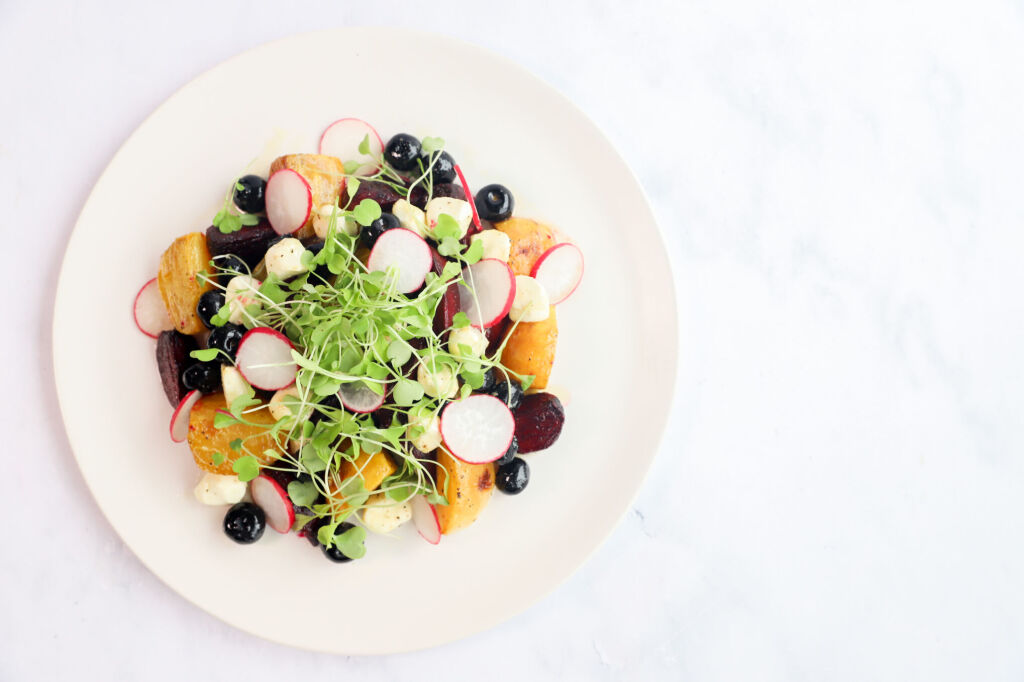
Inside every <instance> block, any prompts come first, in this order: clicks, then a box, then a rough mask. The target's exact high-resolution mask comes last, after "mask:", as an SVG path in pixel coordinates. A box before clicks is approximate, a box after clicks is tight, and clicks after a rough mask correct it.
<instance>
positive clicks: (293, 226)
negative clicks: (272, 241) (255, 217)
mask: <svg viewBox="0 0 1024 682" xmlns="http://www.w3.org/2000/svg"><path fill="white" fill-rule="evenodd" d="M263 196H264V197H265V200H266V206H267V220H269V221H270V226H271V227H272V228H274V232H277V233H278V234H291V233H292V232H295V231H296V230H297V229H299V228H300V227H302V226H303V225H305V224H306V220H308V219H309V214H310V212H311V211H312V210H313V190H312V189H310V187H309V183H308V182H306V178H304V177H302V176H301V175H299V174H298V173H297V172H296V171H293V170H292V169H291V168H283V169H281V170H279V171H277V172H276V173H274V174H273V175H271V176H270V179H269V180H267V187H266V189H265V190H264V191H263Z"/></svg>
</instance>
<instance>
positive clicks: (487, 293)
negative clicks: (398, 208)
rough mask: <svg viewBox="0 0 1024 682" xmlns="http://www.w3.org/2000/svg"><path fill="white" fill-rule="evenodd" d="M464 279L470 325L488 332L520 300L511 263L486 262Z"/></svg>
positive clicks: (461, 292)
mask: <svg viewBox="0 0 1024 682" xmlns="http://www.w3.org/2000/svg"><path fill="white" fill-rule="evenodd" d="M391 232H395V230H391ZM384 234H388V233H387V232H385V233H384ZM462 277H463V279H465V280H466V283H465V284H459V306H460V307H461V309H462V312H464V313H466V315H467V316H468V317H469V322H470V324H472V325H473V326H475V327H482V328H484V329H486V328H487V327H493V326H494V325H496V324H498V322H499V321H500V320H501V318H503V317H505V316H506V315H508V311H509V309H510V308H511V307H512V301H514V300H515V297H516V278H515V275H513V274H512V269H511V268H510V267H509V266H508V263H505V262H504V261H500V260H498V259H497V258H484V259H483V260H481V261H477V262H476V263H474V264H473V265H470V266H469V267H468V268H466V269H464V270H463V271H462Z"/></svg>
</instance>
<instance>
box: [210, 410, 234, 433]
mask: <svg viewBox="0 0 1024 682" xmlns="http://www.w3.org/2000/svg"><path fill="white" fill-rule="evenodd" d="M237 423H238V420H237V419H236V418H235V417H234V416H232V415H230V414H228V413H227V412H221V411H219V410H218V411H217V413H216V414H214V415H213V428H215V429H226V428H227V427H229V426H231V425H232V424H237Z"/></svg>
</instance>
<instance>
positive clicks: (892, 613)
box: [0, 0, 1024, 681]
mask: <svg viewBox="0 0 1024 682" xmlns="http://www.w3.org/2000/svg"><path fill="white" fill-rule="evenodd" d="M289 4H290V3H285V2H280V1H278V2H265V3H264V2H259V3H257V2H241V1H234V2H194V1H192V0H189V1H177V2H173V3H134V2H118V3H114V2H104V3H77V2H74V3H72V2H63V3H35V2H26V1H13V0H7V1H5V2H3V3H0V63H2V64H3V65H4V66H3V68H2V69H0V91H2V92H3V96H2V98H0V99H2V104H0V130H2V131H3V133H2V134H0V206H2V208H3V212H2V214H0V215H2V218H0V226H2V230H3V237H4V253H5V254H6V255H5V257H4V258H3V260H2V262H3V268H2V271H3V282H4V284H5V291H6V305H7V307H8V311H10V310H11V308H13V313H14V314H13V316H12V317H9V321H8V325H9V326H8V330H7V332H6V334H5V336H4V340H3V349H4V351H5V353H4V355H5V356H6V369H5V370H4V373H3V376H4V378H5V384H6V393H5V397H4V398H3V426H4V432H5V446H6V447H5V453H6V457H5V461H6V465H5V466H6V467H7V471H8V473H11V472H12V470H13V476H9V478H8V479H7V481H8V487H7V488H6V489H5V494H4V495H3V496H0V499H2V508H3V509H4V510H5V512H6V513H5V523H4V533H3V535H4V539H5V542H4V546H5V549H4V550H3V551H2V552H0V576H2V579H0V680H4V681H7V680H12V681H13V680H44V679H97V680H100V679H103V680H106V679H126V680H127V679H152V680H178V679H200V677H201V678H203V679H235V678H244V679H303V680H315V679H385V680H387V679H414V677H415V676H417V675H422V674H428V675H429V676H430V677H434V676H435V675H439V674H441V672H442V671H452V672H450V673H448V674H446V675H445V677H451V678H454V679H479V678H481V677H484V678H486V679H556V678H557V679H561V680H620V679H636V680H662V679H685V680H700V681H704V680H826V679H827V680H858V681H859V680H900V681H905V680H933V681H934V680H964V679H975V680H1019V679H1021V678H1022V677H1024V648H1022V647H1021V643H1022V642H1024V496H1022V492H1024V490H1022V488H1024V486H1022V480H1024V478H1022V477H1024V464H1022V454H1024V453H1022V449H1024V419H1022V418H1021V416H1020V406H1021V403H1022V399H1024V388H1022V385H1024V360H1022V359H1021V357H1022V355H1021V350H1022V348H1024V303H1022V300H1024V297H1022V296H1021V293H1022V290H1024V268H1022V267H1021V264H1020V262H1021V259H1022V257H1024V236H1022V235H1024V184H1022V176H1024V174H1022V172H1021V168H1022V160H1024V131H1022V127H1024V123H1022V113H1024V3H1022V2H1020V0H1002V1H996V0H994V1H992V2H978V3H945V2H940V3H926V2H915V3H908V2H892V1H890V0H882V1H879V0H867V1H866V2H860V3H821V2H811V1H807V2H790V3H786V4H785V6H776V5H779V3H758V2H738V1H731V2H701V3H689V2H687V3H680V2H676V1H674V0H671V1H665V2H646V3H631V4H632V5H635V7H634V8H633V9H631V10H629V11H628V12H627V11H625V10H624V9H622V8H620V5H625V3H610V2H606V3H584V2H566V3H551V2H541V1H535V0H534V1H530V2H525V1H524V2H517V3H501V4H499V3H479V2H472V1H467V2H439V3H431V4H430V6H429V7H428V6H425V5H424V6H421V5H416V6H415V7H416V8H415V9H413V4H412V3H409V6H407V7H406V6H403V5H405V3H394V2H381V1H377V2H372V3H339V2H331V1H322V2H321V1H317V2H305V3H302V6H303V8H304V9H302V10H290V9H288V8H287V6H288V5H289ZM295 4H299V3H295ZM502 5H504V6H502ZM512 5H514V8H513V7H512ZM956 5H960V7H959V8H957V7H956ZM101 6H102V7H103V9H102V10H100V9H99V7H101ZM389 23H397V24H403V25H411V26H418V27H422V28H427V29H433V30H437V31H440V32H443V33H448V34H451V35H455V36H459V37H462V38H466V39H469V40H472V41H474V42H477V43H480V44H483V45H485V46H488V47H490V48H491V49H493V50H495V51H497V52H500V53H502V54H505V55H507V56H509V57H511V58H513V59H515V60H516V61H518V62H520V63H522V64H524V65H525V66H527V67H528V68H530V69H532V70H534V71H535V72H537V73H538V74H540V75H541V76H542V77H544V78H545V79H547V80H548V81H549V82H551V83H553V84H554V85H556V86H557V87H559V88H560V89H562V90H563V91H564V92H565V93H566V94H568V95H569V96H570V97H571V98H573V99H574V100H575V101H576V102H577V103H579V104H580V106H582V107H583V108H584V109H585V110H586V111H587V112H589V113H590V115H591V116H592V117H593V118H594V119H595V120H596V121H597V122H598V123H599V124H600V125H602V126H603V127H604V128H605V129H606V130H607V132H608V134H609V135H610V136H611V138H612V139H613V140H614V142H615V143H616V144H617V145H618V146H619V147H620V149H621V150H622V152H623V153H624V155H625V156H626V158H627V159H628V160H629V162H630V163H631V164H632V165H633V168H634V169H635V171H636V172H637V174H638V175H639V177H640V179H641V180H642V181H643V183H644V185H645V186H646V187H647V189H648V191H649V193H650V197H651V200H652V202H653V204H654V206H655V208H656V210H657V213H658V214H659V216H660V218H661V220H662V225H663V228H664V232H665V236H666V241H667V244H668V248H669V249H670V250H671V253H672V259H673V261H674V264H675V266H676V273H675V274H676V285H677V288H678V293H679V300H680V324H681V330H682V338H683V343H682V349H681V351H682V356H681V357H682V361H681V370H680V377H679V393H678V399H677V403H676V405H675V410H674V418H673V420H672V422H671V425H670V426H669V429H668V433H667V434H666V439H665V444H664V447H663V451H662V452H661V455H660V457H659V458H658V460H657V463H656V465H655V469H654V472H653V475H652V476H651V477H650V479H649V481H648V483H647V485H646V487H645V488H644V489H643V491H642V492H641V494H640V496H639V498H638V500H637V502H636V505H635V507H634V508H633V510H632V512H631V513H630V514H629V515H628V517H627V518H626V519H625V520H624V521H623V523H622V524H621V525H620V527H619V528H618V530H617V531H616V532H615V533H614V535H613V536H612V538H611V540H610V541H609V542H608V543H607V544H606V545H605V546H604V547H603V548H602V549H601V550H600V551H599V552H598V553H597V554H596V555H595V557H594V558H593V559H592V561H591V562H590V563H589V564H587V565H586V566H585V567H583V568H582V569H581V570H580V572H579V573H578V574H577V575H576V576H575V577H574V578H573V579H572V580H571V581H570V582H569V583H567V584H566V585H564V586H563V587H562V588H561V589H559V590H558V591H557V592H556V593H555V594H554V595H553V596H551V597H550V598H548V599H547V600H545V601H544V602H542V603H541V604H540V605H539V606H537V607H535V608H533V609H532V610H530V611H528V612H527V613H526V614H524V615H522V616H520V617H518V618H515V619H513V620H512V621H510V622H508V623H506V624H504V625H502V626H501V627H499V628H497V629H495V630H493V631H490V632H487V633H484V634H481V635H478V636H476V637H473V638H471V639H469V640H467V641H463V642H460V643H456V644H452V645H450V646H446V647H442V648H440V649H436V650H432V651H426V652H420V653H415V654H409V655H403V656H395V657H390V658H378V659H344V658H336V657H329V656H322V655H314V654H308V653H304V652H299V651H293V650H289V649H285V648H282V647H278V646H276V645H271V644H267V643H264V642H262V641H260V640H257V639H254V638H252V637H250V636H248V635H244V634H242V633H240V632H237V631H235V630H232V629H230V628H229V627H227V626H224V625H222V624H221V623H220V622H218V621H216V620H214V619H213V618H211V617H209V616H207V615H206V614H204V613H203V612H201V611H199V610H197V609H196V608H194V607H192V606H190V605H189V604H187V603H186V602H184V601H183V600H182V599H181V598H179V597H178V596H176V595H175V594H173V593H172V592H170V591H169V590H168V589H167V588H166V587H164V586H163V585H162V584H161V583H160V582H159V581H157V580H156V579H155V578H154V577H153V576H152V575H150V574H149V573H148V572H147V571H146V570H145V569H144V568H143V567H142V566H141V565H140V564H139V563H138V561H137V560H136V559H135V558H134V557H133V556H132V555H131V554H130V552H128V551H127V550H126V549H125V547H124V546H123V545H122V544H121V542H120V541H119V539H118V538H117V537H116V535H115V534H114V533H113V531H112V530H111V529H110V528H109V527H108V526H107V525H106V523H105V522H104V521H103V519H102V518H101V516H100V514H99V512H98V510H97V507H96V505H95V504H94V502H93V501H92V499H91V498H90V497H89V494H88V492H87V491H86V490H85V487H84V485H83V483H82V480H81V477H80V476H79V474H78V472H77V470H76V468H75V465H74V460H73V459H72V456H71V453H70V452H69V450H68V446H67V442H66V439H65V437H64V434H63V431H62V429H61V424H60V418H59V414H58V410H57V406H56V404H55V397H54V390H53V387H52V372H51V368H50V338H49V326H50V314H49V307H50V305H51V301H52V297H53V293H54V282H55V278H56V275H57V272H58V268H59V264H60V256H61V253H62V249H63V244H64V241H65V239H66V237H67V235H68V233H69V231H70V229H71V226H72V225H73V223H74V220H75V217H76V215H77V212H78V210H79V209H80V208H81V205H82V202H83V201H84V200H85V197H86V196H87V194H88V192H89V189H90V187H91V185H92V183H93V182H94V181H95V179H96V177H97V175H98V173H99V172H100V171H101V170H102V168H103V167H104V166H105V165H106V163H107V162H108V160H109V159H110V157H111V155H112V154H113V153H114V151H115V150H116V149H117V147H118V146H119V145H120V143H121V142H122V141H123V140H124V139H125V137H126V136H127V135H128V133H129V132H130V131H131V130H132V129H134V127H135V126H136V125H137V124H138V123H139V122H140V121H141V120H142V119H143V118H144V117H145V116H146V115H147V114H148V113H149V112H150V111H151V110H152V109H153V108H154V107H155V106H156V105H158V104H159V103H160V102H161V101H162V100H163V99H165V98H166V97H167V96H168V95H170V94H171V93H172V92H173V91H174V90H175V89H176V88H177V87H178V86H180V85H182V84H183V83H185V82H187V81H188V80H189V79H191V78H192V77H193V76H195V75H196V74H198V73H200V72H201V71H202V70H204V69H206V68H208V67H209V66H212V65H213V64H215V63H217V62H219V61H221V60H222V59H224V58H227V57H229V56H231V55H232V54H234V53H236V52H238V51H240V50H242V49H244V48H247V47H250V46H253V45H256V44H259V43H261V42H264V41H267V40H270V39H273V38H276V37H279V36H283V35H287V34H291V33H295V32H301V31H306V30H310V29H315V28H319V27H322V26H336V25H349V24H389ZM242 115H244V114H242ZM168 200H170V198H169V199H168ZM623 228H624V230H625V231H627V232H628V226H623ZM26 283H27V284H26ZM96 295H97V296H104V295H106V293H105V292H101V291H97V292H96ZM83 360H84V361H88V362H91V361H100V360H99V359H94V358H83ZM197 671H199V672H201V673H202V674H201V676H200V677H195V678H193V677H192V675H193V674H195V673H196V672H197ZM286 675H287V676H288V677H283V676H286Z"/></svg>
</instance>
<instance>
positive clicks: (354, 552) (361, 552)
mask: <svg viewBox="0 0 1024 682" xmlns="http://www.w3.org/2000/svg"><path fill="white" fill-rule="evenodd" d="M365 540H366V529H365V528H363V527H362V526H353V527H352V528H349V529H348V530H346V531H345V532H344V533H342V534H341V535H335V536H334V546H335V547H337V548H338V549H339V550H340V551H341V553H342V554H344V555H345V556H347V557H348V558H349V559H362V558H363V557H364V556H365V555H366V545H365V544H363V543H364V542H365Z"/></svg>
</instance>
